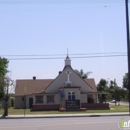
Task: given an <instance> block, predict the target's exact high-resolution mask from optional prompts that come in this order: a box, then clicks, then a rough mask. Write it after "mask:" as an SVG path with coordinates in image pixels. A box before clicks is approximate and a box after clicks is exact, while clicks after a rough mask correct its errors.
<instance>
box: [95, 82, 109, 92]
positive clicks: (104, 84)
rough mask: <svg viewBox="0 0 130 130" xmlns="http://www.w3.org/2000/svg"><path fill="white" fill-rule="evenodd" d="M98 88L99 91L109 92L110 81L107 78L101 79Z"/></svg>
mask: <svg viewBox="0 0 130 130" xmlns="http://www.w3.org/2000/svg"><path fill="white" fill-rule="evenodd" d="M97 90H98V91H99V92H101V91H103V92H108V82H107V81H106V80H105V79H101V80H100V81H99V83H98V84H97Z"/></svg>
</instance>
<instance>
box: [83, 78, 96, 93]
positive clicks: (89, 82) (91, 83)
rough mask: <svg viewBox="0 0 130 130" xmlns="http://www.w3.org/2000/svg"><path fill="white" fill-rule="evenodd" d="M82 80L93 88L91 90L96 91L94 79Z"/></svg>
mask: <svg viewBox="0 0 130 130" xmlns="http://www.w3.org/2000/svg"><path fill="white" fill-rule="evenodd" d="M84 81H85V82H86V83H87V84H89V86H91V87H92V88H93V92H97V87H96V84H95V80H94V79H84Z"/></svg>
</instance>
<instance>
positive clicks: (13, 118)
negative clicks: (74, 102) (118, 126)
mask: <svg viewBox="0 0 130 130" xmlns="http://www.w3.org/2000/svg"><path fill="white" fill-rule="evenodd" d="M109 116H129V114H110V115H73V116H72V115H71V116H41V117H40V116H35V117H31V116H30V117H26V116H25V117H3V116H2V117H0V119H34V118H74V117H109Z"/></svg>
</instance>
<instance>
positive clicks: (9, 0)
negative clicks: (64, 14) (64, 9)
mask: <svg viewBox="0 0 130 130" xmlns="http://www.w3.org/2000/svg"><path fill="white" fill-rule="evenodd" d="M80 3H86V4H93V5H95V4H102V3H104V4H122V3H123V4H124V3H125V2H124V1H120V2H119V1H118V2H115V1H113V2H109V1H105V2H99V1H98V2H90V1H88V0H87V1H86V0H67V1H66V0H1V1H0V4H80Z"/></svg>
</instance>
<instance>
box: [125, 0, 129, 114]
mask: <svg viewBox="0 0 130 130" xmlns="http://www.w3.org/2000/svg"><path fill="white" fill-rule="evenodd" d="M128 2H129V0H125V9H126V34H127V55H128V56H127V58H128V89H129V114H130V37H129V8H128Z"/></svg>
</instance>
